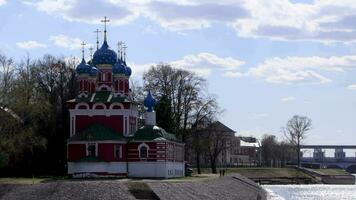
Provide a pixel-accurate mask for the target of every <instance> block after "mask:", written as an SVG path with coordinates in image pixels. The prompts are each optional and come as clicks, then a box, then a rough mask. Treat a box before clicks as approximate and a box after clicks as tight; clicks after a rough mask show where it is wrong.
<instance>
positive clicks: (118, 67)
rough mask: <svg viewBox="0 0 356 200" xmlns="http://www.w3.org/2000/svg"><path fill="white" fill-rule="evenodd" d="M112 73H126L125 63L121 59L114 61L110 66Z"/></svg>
mask: <svg viewBox="0 0 356 200" xmlns="http://www.w3.org/2000/svg"><path fill="white" fill-rule="evenodd" d="M112 73H114V74H126V66H125V63H123V62H122V60H121V59H119V61H117V63H115V65H114V66H113V68H112Z"/></svg>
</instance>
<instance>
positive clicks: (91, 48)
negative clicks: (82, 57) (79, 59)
mask: <svg viewBox="0 0 356 200" xmlns="http://www.w3.org/2000/svg"><path fill="white" fill-rule="evenodd" d="M93 49H94V48H93V47H92V46H90V47H89V51H90V59H91V60H93Z"/></svg>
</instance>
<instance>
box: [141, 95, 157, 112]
mask: <svg viewBox="0 0 356 200" xmlns="http://www.w3.org/2000/svg"><path fill="white" fill-rule="evenodd" d="M143 104H144V105H145V106H146V107H147V112H152V111H153V107H154V106H155V105H156V100H155V99H154V98H153V97H152V94H151V91H148V94H147V97H146V98H145V100H144V101H143Z"/></svg>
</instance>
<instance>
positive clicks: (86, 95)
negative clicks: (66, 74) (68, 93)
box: [78, 92, 88, 98]
mask: <svg viewBox="0 0 356 200" xmlns="http://www.w3.org/2000/svg"><path fill="white" fill-rule="evenodd" d="M78 97H79V98H83V97H85V98H86V97H88V94H87V92H81V93H79V94H78Z"/></svg>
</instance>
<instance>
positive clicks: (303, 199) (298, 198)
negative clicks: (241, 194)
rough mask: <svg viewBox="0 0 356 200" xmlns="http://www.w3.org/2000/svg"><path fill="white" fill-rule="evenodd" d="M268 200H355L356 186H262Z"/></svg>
mask: <svg viewBox="0 0 356 200" xmlns="http://www.w3.org/2000/svg"><path fill="white" fill-rule="evenodd" d="M263 188H265V189H266V190H267V192H268V196H269V198H268V199H269V200H319V199H320V200H335V199H336V200H351V199H352V200H356V185H264V186H263Z"/></svg>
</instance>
